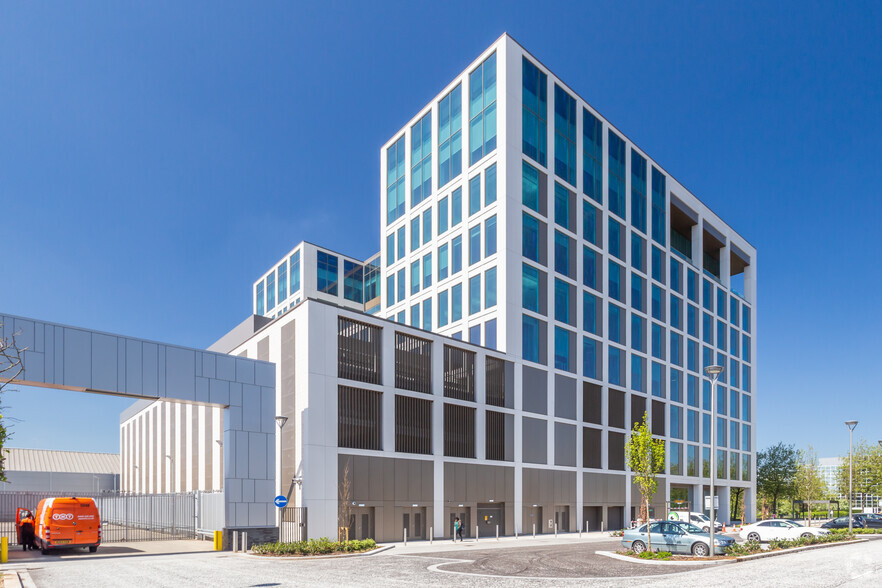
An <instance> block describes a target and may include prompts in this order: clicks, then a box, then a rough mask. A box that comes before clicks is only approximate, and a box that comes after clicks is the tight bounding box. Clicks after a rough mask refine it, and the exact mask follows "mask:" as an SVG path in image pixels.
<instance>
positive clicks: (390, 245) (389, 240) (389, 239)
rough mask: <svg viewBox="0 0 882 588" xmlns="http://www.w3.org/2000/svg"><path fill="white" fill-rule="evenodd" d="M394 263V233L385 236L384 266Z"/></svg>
mask: <svg viewBox="0 0 882 588" xmlns="http://www.w3.org/2000/svg"><path fill="white" fill-rule="evenodd" d="M393 263H395V233H392V234H391V235H386V265H392V264H393Z"/></svg>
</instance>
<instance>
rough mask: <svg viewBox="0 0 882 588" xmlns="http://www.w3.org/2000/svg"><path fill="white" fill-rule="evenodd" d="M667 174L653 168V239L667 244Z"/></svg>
mask: <svg viewBox="0 0 882 588" xmlns="http://www.w3.org/2000/svg"><path fill="white" fill-rule="evenodd" d="M665 194H666V189H665V176H664V174H662V173H661V172H660V171H658V170H657V169H655V167H653V168H652V240H653V241H655V242H656V243H659V244H661V245H662V246H664V245H665V229H666V222H665V210H666V209H667V206H666V196H665Z"/></svg>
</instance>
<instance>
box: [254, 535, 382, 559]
mask: <svg viewBox="0 0 882 588" xmlns="http://www.w3.org/2000/svg"><path fill="white" fill-rule="evenodd" d="M376 546H377V543H376V541H374V540H373V539H365V540H363V541H349V542H346V541H331V540H330V539H328V538H327V537H321V538H319V539H310V540H309V541H292V542H290V543H279V542H276V543H261V544H255V545H253V546H252V547H251V551H252V552H254V553H257V554H259V555H327V554H329V553H357V552H360V551H370V550H371V549H374V548H375V547H376Z"/></svg>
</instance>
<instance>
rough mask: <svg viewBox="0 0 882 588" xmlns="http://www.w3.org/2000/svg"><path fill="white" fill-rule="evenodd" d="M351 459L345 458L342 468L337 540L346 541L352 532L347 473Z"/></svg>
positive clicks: (350, 498)
mask: <svg viewBox="0 0 882 588" xmlns="http://www.w3.org/2000/svg"><path fill="white" fill-rule="evenodd" d="M351 463H352V458H346V465H344V466H343V479H342V480H340V501H339V502H340V510H339V514H338V517H339V523H338V525H337V526H338V527H339V528H338V529H337V535H338V537H337V540H338V541H348V540H349V535H350V534H351V533H352V532H353V531H354V529H352V528H350V525H351V518H352V474H351V473H350V472H349V466H350V464H351ZM343 529H346V531H345V533H346V537H343V533H344V531H343Z"/></svg>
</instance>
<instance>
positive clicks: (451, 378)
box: [444, 345, 475, 402]
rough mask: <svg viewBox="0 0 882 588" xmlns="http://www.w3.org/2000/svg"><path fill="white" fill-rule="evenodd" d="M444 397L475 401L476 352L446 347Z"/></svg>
mask: <svg viewBox="0 0 882 588" xmlns="http://www.w3.org/2000/svg"><path fill="white" fill-rule="evenodd" d="M444 396H447V397H448V398H456V399H457V400H468V401H470V402H474V401H475V352H474V351H466V350H465V349H459V348H458V347H450V346H449V345H445V346H444Z"/></svg>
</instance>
